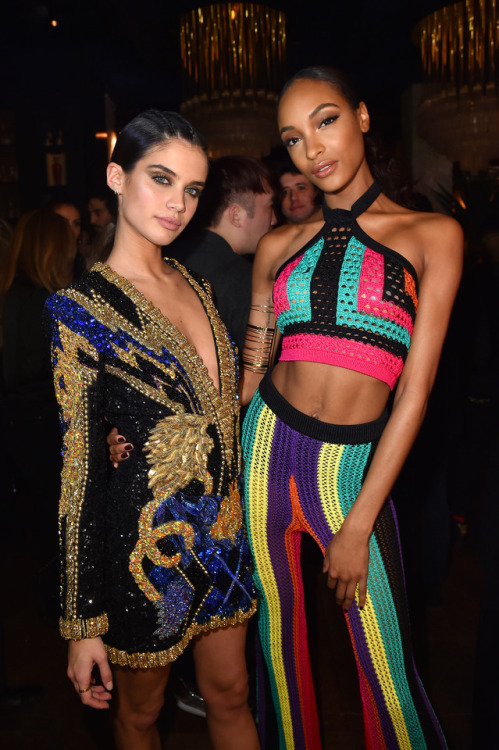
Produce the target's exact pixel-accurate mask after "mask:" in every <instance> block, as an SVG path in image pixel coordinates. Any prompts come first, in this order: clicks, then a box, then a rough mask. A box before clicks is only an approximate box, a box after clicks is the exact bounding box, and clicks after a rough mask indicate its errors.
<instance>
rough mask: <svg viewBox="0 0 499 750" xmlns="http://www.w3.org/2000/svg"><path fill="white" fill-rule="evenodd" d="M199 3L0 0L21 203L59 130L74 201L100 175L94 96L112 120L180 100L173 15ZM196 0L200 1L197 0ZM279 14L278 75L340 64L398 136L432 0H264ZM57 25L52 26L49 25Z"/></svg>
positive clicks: (39, 177)
mask: <svg viewBox="0 0 499 750" xmlns="http://www.w3.org/2000/svg"><path fill="white" fill-rule="evenodd" d="M202 4H203V3H202V2H185V1H180V2H177V1H176V0H51V1H47V2H43V1H42V0H40V1H38V2H37V1H36V0H2V2H1V3H0V8H1V11H0V87H1V89H0V92H1V98H0V109H2V110H9V111H13V112H14V113H15V120H16V144H17V151H18V165H19V186H20V199H21V200H20V202H21V208H22V210H26V209H28V208H31V207H32V206H34V205H36V204H37V203H38V202H39V200H40V197H41V195H42V194H43V192H44V191H45V192H46V191H47V189H46V186H45V151H46V149H44V145H43V144H44V140H45V136H46V133H47V131H52V132H53V133H58V132H59V131H61V132H62V135H63V148H64V151H65V153H66V158H67V167H68V182H69V187H70V188H71V190H72V192H73V193H74V195H75V197H76V199H77V200H82V199H84V198H85V196H86V194H87V192H88V190H90V189H92V188H93V187H94V186H95V185H96V183H98V182H100V181H101V175H103V170H104V165H105V163H106V142H105V141H97V140H96V139H95V137H94V134H95V132H96V131H103V130H105V111H104V95H105V94H108V95H109V96H110V97H111V99H112V100H113V102H114V104H115V106H116V119H117V125H118V127H120V126H122V125H123V124H124V123H126V122H127V121H128V120H129V119H130V118H131V117H132V116H133V115H135V114H136V113H137V112H139V111H141V110H143V109H146V108H148V107H158V108H163V109H178V107H179V105H180V102H181V100H182V90H181V64H180V46H179V18H180V16H181V14H182V13H184V12H186V11H187V10H190V9H192V8H195V7H198V6H199V5H202ZM204 4H206V3H204ZM266 4H267V5H271V6H274V7H277V8H279V9H281V10H284V11H285V12H286V15H287V35H288V44H287V48H288V72H289V74H292V73H294V72H295V71H296V70H298V69H299V68H301V67H304V66H306V65H311V64H315V63H323V64H331V65H336V66H338V67H341V68H343V69H344V70H346V71H347V72H348V73H349V74H350V75H351V76H352V77H353V78H354V80H355V81H356V83H357V84H358V86H359V88H360V90H361V94H362V96H363V98H365V99H366V101H367V103H368V106H369V109H370V111H371V114H372V116H373V119H374V122H375V124H376V128H377V130H378V131H379V132H380V133H381V134H382V135H383V136H384V137H385V139H387V140H388V141H391V142H396V141H397V140H398V139H400V133H401V124H400V122H401V113H400V97H401V94H402V92H403V91H404V90H405V89H406V88H407V87H408V86H410V85H411V83H413V82H417V81H419V80H420V78H421V71H420V58H419V50H418V48H417V46H416V45H415V44H414V43H413V41H412V40H411V34H412V31H413V28H414V26H415V24H416V23H417V21H418V20H419V19H421V18H422V17H424V16H425V15H427V14H428V13H430V12H431V11H433V10H435V9H436V8H438V7H439V6H441V5H442V4H443V3H442V2H438V1H436V0H405V1H404V0H327V1H326V2H324V1H323V0H303V1H302V2H288V3H285V2H282V3H266ZM52 19H56V20H57V21H58V25H57V27H55V28H54V27H52V26H51V23H50V22H51V20H52Z"/></svg>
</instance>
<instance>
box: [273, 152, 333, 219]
mask: <svg viewBox="0 0 499 750" xmlns="http://www.w3.org/2000/svg"><path fill="white" fill-rule="evenodd" d="M279 185H280V194H279V201H280V206H281V213H282V215H283V217H284V219H285V221H286V222H287V223H289V224H299V223H301V222H303V221H308V220H310V221H317V220H318V219H319V218H320V216H321V208H320V204H321V200H322V192H321V191H320V190H319V189H318V188H316V187H315V185H312V183H311V182H310V181H309V180H307V178H306V177H305V176H304V175H302V173H301V172H299V171H298V169H297V168H296V167H295V165H294V164H293V162H292V161H291V159H290V160H289V162H286V163H285V164H283V165H281V167H280V169H279Z"/></svg>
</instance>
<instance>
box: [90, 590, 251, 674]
mask: <svg viewBox="0 0 499 750" xmlns="http://www.w3.org/2000/svg"><path fill="white" fill-rule="evenodd" d="M256 605H257V602H256V599H255V600H253V601H252V604H251V607H250V608H249V609H248V610H245V611H244V610H239V611H238V612H236V613H235V614H234V615H233V616H232V617H220V616H219V615H215V616H213V617H211V618H210V620H209V621H208V622H206V623H203V624H200V623H193V624H192V625H191V626H190V627H189V629H188V630H187V632H186V633H185V635H184V636H183V638H182V639H181V640H180V641H179V642H178V643H176V644H175V645H174V646H172V647H171V648H169V649H166V650H164V651H150V652H136V653H132V654H129V653H128V652H127V651H122V650H120V649H117V648H114V646H108V645H107V644H106V643H105V644H104V645H105V647H106V651H107V656H108V659H109V661H110V662H111V664H116V665H118V666H120V667H131V668H132V669H151V668H154V667H164V666H166V665H167V664H170V663H171V662H172V661H175V659H177V658H178V657H179V656H180V655H181V654H182V653H183V651H184V650H185V649H186V648H187V646H188V645H189V642H190V641H191V640H192V638H194V637H195V636H196V635H200V634H201V633H207V632H209V631H210V630H216V629H217V628H224V627H228V626H231V625H238V624H242V623H243V622H245V620H248V619H249V618H250V617H251V616H252V615H254V613H255V611H256Z"/></svg>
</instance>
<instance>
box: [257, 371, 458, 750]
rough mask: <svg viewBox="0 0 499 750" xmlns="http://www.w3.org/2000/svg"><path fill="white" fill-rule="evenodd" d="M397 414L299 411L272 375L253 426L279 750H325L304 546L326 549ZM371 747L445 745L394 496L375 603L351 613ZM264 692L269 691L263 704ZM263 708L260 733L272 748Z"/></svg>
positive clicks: (374, 543)
mask: <svg viewBox="0 0 499 750" xmlns="http://www.w3.org/2000/svg"><path fill="white" fill-rule="evenodd" d="M385 423H386V417H385V416H384V417H381V418H380V419H378V420H376V421H374V422H369V423H367V424H361V425H331V424H326V423H324V422H319V421H318V420H315V419H313V418H311V417H308V416H307V415H305V414H302V413H301V412H299V411H297V410H296V409H294V408H293V407H292V406H291V405H290V404H288V403H287V402H286V401H285V400H284V399H283V397H282V396H281V395H280V394H279V393H278V392H277V390H276V389H275V387H274V386H273V384H272V381H271V378H270V376H269V375H267V376H266V378H265V379H264V380H263V382H262V384H261V385H260V389H259V391H257V393H256V394H255V397H254V398H253V401H252V402H251V405H250V408H249V411H248V414H247V416H246V419H245V422H244V428H243V455H244V463H245V504H246V523H247V528H248V534H249V539H250V544H251V548H252V552H253V556H254V560H255V582H256V585H257V588H258V592H259V597H260V600H259V634H260V641H261V645H262V650H263V654H264V657H265V662H266V666H267V672H268V678H269V682H270V686H271V692H272V700H273V704H274V709H275V713H276V718H277V724H278V731H279V748H280V750H320V748H321V741H320V736H319V725H318V717H317V710H316V703H315V695H314V687H313V683H312V674H311V669H310V660H309V653H308V646H307V625H306V620H305V606H304V594H303V582H302V577H301V567H300V549H301V540H302V535H303V534H310V535H311V536H312V537H313V538H314V539H315V541H316V542H317V544H318V545H319V547H320V548H321V550H322V551H323V552H324V551H325V549H326V547H327V545H328V544H329V542H330V541H331V539H332V538H333V536H334V534H335V532H336V531H338V530H339V529H340V528H341V525H342V523H343V520H344V518H345V516H346V514H347V513H348V511H349V509H350V508H351V506H352V504H353V502H354V501H355V499H356V497H357V495H358V493H359V490H360V488H361V486H362V482H363V479H364V476H365V474H366V471H367V468H368V466H369V463H370V460H371V457H372V454H373V452H374V450H375V448H376V445H377V441H378V440H379V437H380V435H381V432H382V430H383V427H384V425H385ZM345 619H346V623H347V627H348V630H349V633H350V638H351V642H352V646H353V649H354V655H355V660H356V663H357V669H358V676H359V682H360V691H361V697H362V705H363V712H364V723H365V736H366V747H367V748H368V749H369V750H385V749H386V748H388V749H389V750H395V749H396V748H397V749H398V748H404V750H424V749H425V748H431V749H432V750H433V749H435V750H437V749H438V750H442V748H446V743H445V739H444V737H443V734H442V731H441V729H440V726H439V724H438V721H437V719H436V717H435V714H434V712H433V709H432V707H431V705H430V704H429V702H428V699H427V697H426V694H425V692H424V689H423V687H422V685H421V682H420V680H419V677H418V675H417V673H416V670H415V667H414V663H413V657H412V650H411V635H410V626H409V619H408V613H407V605H406V596H405V587H404V575H403V568H402V560H401V555H400V544H399V538H398V529H397V523H396V518H395V514H394V510H393V506H392V503H391V501H390V500H388V501H387V502H386V503H385V505H384V507H383V509H382V511H381V513H380V514H379V516H378V519H377V521H376V524H375V528H374V531H373V534H372V535H371V539H370V545H369V575H368V593H367V602H366V605H365V607H364V608H363V610H362V611H361V610H360V609H359V608H358V606H357V604H356V603H354V604H353V605H352V607H351V608H350V610H349V612H348V613H345ZM338 679H340V680H341V675H339V676H338ZM264 700H265V696H264V695H261V691H260V695H259V701H264ZM264 713H265V712H264V711H262V712H261V715H260V728H261V735H262V742H263V744H264V750H275V745H273V747H272V749H271V748H270V746H269V747H268V748H265V721H264V720H263V718H262V717H263V716H264Z"/></svg>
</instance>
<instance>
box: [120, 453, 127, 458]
mask: <svg viewBox="0 0 499 750" xmlns="http://www.w3.org/2000/svg"><path fill="white" fill-rule="evenodd" d="M128 455H129V454H128V453H122V454H121V458H128Z"/></svg>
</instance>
